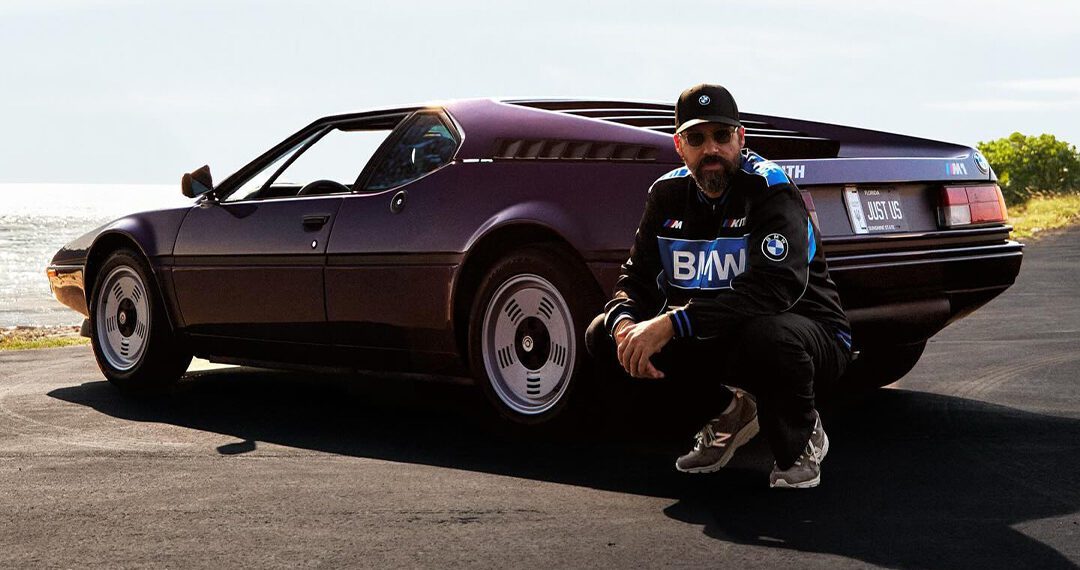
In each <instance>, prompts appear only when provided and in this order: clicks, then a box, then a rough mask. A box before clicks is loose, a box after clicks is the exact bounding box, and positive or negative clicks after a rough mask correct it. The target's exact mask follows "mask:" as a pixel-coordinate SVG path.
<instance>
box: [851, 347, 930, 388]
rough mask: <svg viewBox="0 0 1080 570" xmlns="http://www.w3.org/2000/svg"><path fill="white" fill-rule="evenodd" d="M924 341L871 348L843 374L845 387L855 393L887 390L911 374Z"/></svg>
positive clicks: (861, 352) (861, 354)
mask: <svg viewBox="0 0 1080 570" xmlns="http://www.w3.org/2000/svg"><path fill="white" fill-rule="evenodd" d="M925 348H926V341H922V342H917V343H915V344H898V345H892V346H874V347H870V348H867V349H865V350H862V351H860V352H859V357H858V358H856V359H855V360H854V361H853V362H852V363H851V364H850V365H849V366H848V369H847V372H845V373H844V382H843V383H844V384H846V385H848V386H851V387H853V388H856V389H875V388H882V387H884V386H888V385H889V384H892V383H893V382H896V381H897V380H899V379H901V378H903V377H904V375H905V374H907V373H908V372H911V369H912V368H914V367H915V365H916V364H917V363H918V362H919V358H920V357H921V356H922V353H923V349H925Z"/></svg>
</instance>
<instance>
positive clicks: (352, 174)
mask: <svg viewBox="0 0 1080 570" xmlns="http://www.w3.org/2000/svg"><path fill="white" fill-rule="evenodd" d="M742 122H743V124H744V125H746V128H747V146H748V147H750V148H751V149H753V150H755V151H756V152H758V153H759V154H761V155H762V156H765V157H766V158H769V159H771V160H773V161H775V162H776V163H777V164H778V165H779V166H780V167H781V168H783V169H784V170H785V171H786V173H787V174H788V176H789V177H790V178H791V179H792V180H793V181H794V182H795V183H797V184H798V185H799V186H800V188H801V189H802V192H803V197H804V199H805V202H806V205H807V207H808V209H809V210H810V211H811V215H812V217H813V218H814V220H815V223H816V224H817V227H818V229H819V232H820V234H821V235H822V236H823V244H824V248H825V251H826V254H827V256H828V260H829V266H830V270H831V275H832V278H833V280H834V281H835V282H836V284H837V286H838V288H839V291H840V294H841V298H842V301H843V304H844V307H845V309H846V311H847V313H848V316H849V318H850V320H851V323H852V325H853V333H854V334H853V336H854V347H855V349H857V350H858V351H859V356H858V359H857V360H856V362H855V364H853V365H852V367H851V370H850V371H849V373H848V375H847V377H846V381H848V382H849V383H851V384H861V385H885V384H888V383H890V382H893V381H895V380H897V379H898V378H900V377H901V376H903V375H904V374H905V373H907V371H908V370H910V369H911V368H912V366H914V365H915V363H916V362H917V361H918V359H919V356H920V355H921V354H922V350H923V347H924V346H925V344H926V340H927V339H928V338H929V337H931V336H932V335H934V334H935V333H936V332H937V331H939V330H941V329H942V328H943V327H945V326H946V325H947V324H949V323H950V322H953V321H955V320H957V319H960V318H962V317H963V316H965V315H967V314H969V313H971V312H972V311H973V310H975V309H976V308H978V307H979V306H981V305H983V304H984V303H986V302H987V301H989V300H991V299H992V298H994V297H995V296H996V295H998V294H1000V293H1001V292H1002V291H1004V290H1005V289H1006V288H1008V287H1009V286H1010V285H1011V284H1012V283H1013V281H1014V280H1015V278H1016V275H1017V273H1018V272H1019V269H1020V261H1021V256H1022V253H1021V248H1022V246H1021V245H1020V244H1018V243H1016V242H1014V241H1010V240H1009V239H1008V238H1009V231H1010V227H1009V226H1008V225H1007V224H1006V221H1007V216H1006V212H1005V205H1004V201H1003V200H1002V196H1001V192H1000V190H999V189H998V187H997V185H996V184H995V181H996V177H995V175H994V173H993V172H992V171H991V169H990V167H989V165H988V164H987V162H986V160H985V159H984V158H983V157H982V156H981V155H980V154H979V153H978V152H977V151H975V150H974V149H971V148H968V147H965V146H958V145H954V144H948V143H943V142H936V141H931V140H924V139H917V138H912V137H906V136H901V135H895V134H888V133H881V132H874V131H868V130H863V129H856V128H851V127H843V126H837V125H831V124H823V123H815V122H809V121H801V120H795V119H786V118H782V117H773V116H765V115H754V114H743V115H742ZM673 131H674V108H673V106H672V105H667V104H659V103H641V102H630V101H586V100H491V99H479V100H463V101H456V102H450V103H443V104H439V105H430V106H415V107H401V108H394V109H383V110H376V111H369V112H363V113H354V114H347V115H335V116H330V117H325V118H322V119H319V120H317V121H315V122H314V123H312V124H310V125H308V126H307V127H305V128H303V129H301V130H300V131H299V132H297V133H296V134H294V135H292V136H290V137H289V138H287V139H285V140H284V141H283V142H281V143H280V144H278V145H276V146H274V147H273V148H271V149H270V150H269V151H267V152H266V153H264V154H263V155H261V156H259V157H258V158H256V159H255V160H253V161H252V162H251V163H250V164H248V165H247V166H244V167H243V168H241V169H240V170H239V171H237V172H236V173H234V174H233V175H231V176H229V177H228V178H226V179H225V180H224V181H221V182H219V183H217V184H216V185H215V184H214V183H213V182H212V180H211V176H210V171H209V169H208V168H206V167H203V168H201V169H199V170H196V171H195V172H193V173H191V174H188V175H185V176H184V179H183V184H182V187H183V192H184V194H185V195H187V196H189V197H191V198H193V201H194V203H193V204H192V205H191V206H188V207H185V208H177V209H170V210H160V211H153V212H144V213H140V214H134V215H131V216H127V217H124V218H121V219H119V220H116V221H114V222H112V223H110V224H107V225H105V226H103V227H101V228H98V229H96V230H93V231H92V232H90V233H88V234H86V235H84V236H82V237H80V238H78V239H76V240H75V241H73V242H71V243H70V244H68V245H67V246H65V247H64V248H63V249H61V250H60V251H59V252H58V253H57V254H56V256H55V257H54V258H53V260H52V264H51V265H50V266H49V268H48V275H49V278H50V281H51V284H52V289H53V293H54V295H55V296H56V298H57V299H59V300H60V301H61V302H62V303H64V304H65V305H67V306H69V307H71V308H73V309H75V310H77V311H79V312H80V313H82V314H83V315H85V316H86V317H88V318H87V320H86V321H85V322H84V334H86V335H88V336H89V337H90V338H91V339H92V342H93V349H94V354H95V356H96V358H97V361H98V364H99V365H100V367H101V370H102V372H103V373H104V375H105V377H106V378H108V379H109V381H111V382H112V383H114V384H115V385H117V386H119V387H120V388H122V389H125V390H130V391H147V390H159V389H162V388H165V387H167V386H168V385H170V384H172V383H173V382H175V381H176V380H177V379H178V378H179V377H180V376H181V375H182V374H183V373H184V371H185V369H186V368H187V366H188V364H189V362H190V360H191V358H192V356H193V355H197V356H200V357H203V358H207V359H209V360H212V361H216V362H225V363H237V364H251V365H258V366H268V367H283V368H290V367H315V368H320V369H338V370H341V369H346V370H360V369H366V370H401V371H416V372H426V373H434V374H441V375H451V376H463V377H471V378H474V379H475V380H476V382H477V384H478V385H479V386H480V387H481V388H482V389H483V391H484V392H485V393H486V395H487V396H488V398H489V399H490V401H491V403H492V404H493V405H494V407H495V408H496V409H497V410H498V411H499V412H500V413H501V414H502V415H503V416H504V417H505V418H508V419H510V420H511V421H514V422H518V423H523V424H541V423H546V422H549V421H552V420H555V419H557V418H560V417H561V416H565V415H566V413H565V412H566V411H567V410H568V409H569V408H570V407H571V406H570V404H571V402H573V401H575V398H579V397H580V396H581V394H582V393H583V390H584V389H585V388H588V387H589V385H590V384H591V383H594V382H595V381H596V379H595V378H593V377H592V376H593V375H591V374H590V373H589V371H588V366H587V360H586V354H585V350H584V346H583V340H584V329H585V327H586V326H587V325H588V323H589V322H590V320H591V319H592V317H593V316H594V315H596V314H598V313H599V311H600V309H601V307H602V305H603V302H604V301H605V300H606V297H607V295H608V293H609V292H610V291H611V288H612V285H613V284H614V282H615V279H616V277H617V276H618V274H619V266H620V264H621V263H622V262H623V261H624V260H625V259H626V257H627V253H628V251H629V248H630V244H631V243H632V240H633V235H634V230H635V228H636V227H637V223H638V220H639V218H640V216H641V213H642V210H643V207H644V204H645V196H646V190H647V189H648V187H649V185H650V184H651V183H652V182H653V181H654V180H655V179H657V178H658V177H660V176H662V175H663V174H665V173H667V172H669V171H671V170H673V169H676V168H679V167H681V166H682V164H681V161H680V160H679V157H678V156H677V155H676V153H675V150H674V148H673V144H672V136H671V134H672V132H673ZM849 385H850V384H849ZM583 387H584V388H583Z"/></svg>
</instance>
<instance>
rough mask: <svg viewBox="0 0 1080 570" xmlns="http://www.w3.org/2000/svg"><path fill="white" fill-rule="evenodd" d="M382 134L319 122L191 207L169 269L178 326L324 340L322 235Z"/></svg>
mask: <svg viewBox="0 0 1080 570" xmlns="http://www.w3.org/2000/svg"><path fill="white" fill-rule="evenodd" d="M388 133H389V129H387V128H385V127H381V128H377V129H370V130H364V129H362V128H349V129H346V128H341V127H340V126H330V127H327V128H325V129H322V130H320V131H318V132H316V133H314V134H312V135H311V136H310V137H308V138H307V139H306V140H304V141H302V142H301V143H299V144H298V145H295V146H294V147H293V148H291V149H289V150H288V151H286V152H284V153H282V154H281V155H280V156H278V157H272V159H271V160H270V161H269V164H267V165H266V167H264V168H262V169H261V170H260V171H259V173H258V174H255V175H253V176H252V177H251V179H250V180H249V181H248V182H246V183H244V184H241V185H237V187H236V189H235V190H233V191H231V192H229V193H228V195H225V196H222V197H220V199H218V200H204V201H203V202H202V203H201V204H200V205H198V206H197V207H195V208H192V210H191V212H190V213H189V214H188V216H187V217H186V218H185V220H184V222H183V224H182V225H181V228H180V232H179V235H178V236H177V240H176V248H175V250H174V268H173V281H174V286H175V288H176V296H177V302H178V304H179V306H180V310H181V313H182V315H183V319H184V322H185V325H186V327H187V331H188V332H189V333H190V334H195V335H210V336H218V337H231V338H238V339H249V340H256V341H284V342H292V343H307V344H328V343H329V336H328V333H327V331H326V327H325V324H326V305H325V295H324V286H325V285H324V279H323V271H324V267H325V255H326V247H327V243H328V238H329V236H330V232H331V229H332V227H333V226H334V223H335V221H336V219H337V216H338V211H339V209H340V208H341V204H342V201H343V196H345V195H348V194H349V193H350V192H351V191H352V187H351V186H352V184H354V182H355V180H356V178H357V176H358V174H359V173H360V172H361V170H362V169H363V167H364V165H365V164H366V162H367V159H368V157H370V156H371V155H372V154H374V152H375V150H376V149H377V148H378V146H379V145H380V144H381V143H382V142H383V141H384V140H385V138H386V136H387V135H388Z"/></svg>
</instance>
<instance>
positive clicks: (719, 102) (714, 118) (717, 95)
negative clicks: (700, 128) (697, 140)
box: [675, 83, 742, 134]
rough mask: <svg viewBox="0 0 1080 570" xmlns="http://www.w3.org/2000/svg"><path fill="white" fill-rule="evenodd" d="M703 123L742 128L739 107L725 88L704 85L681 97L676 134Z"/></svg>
mask: <svg viewBox="0 0 1080 570" xmlns="http://www.w3.org/2000/svg"><path fill="white" fill-rule="evenodd" d="M701 123H723V124H725V125H731V126H733V127H741V126H742V123H740V122H739V106H738V105H736V104H735V98H734V97H732V96H731V93H730V92H729V91H728V90H727V89H726V88H725V87H724V86H722V85H709V84H707V83H702V84H701V85H695V86H693V87H691V88H689V89H687V90H686V91H683V92H682V95H679V102H678V103H676V104H675V133H676V134H678V133H681V132H683V131H684V130H686V129H688V128H690V127H692V126H694V125H699V124H701Z"/></svg>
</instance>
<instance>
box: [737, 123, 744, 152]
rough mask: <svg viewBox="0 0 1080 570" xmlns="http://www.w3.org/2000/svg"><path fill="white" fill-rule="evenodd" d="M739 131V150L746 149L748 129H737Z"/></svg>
mask: <svg viewBox="0 0 1080 570" xmlns="http://www.w3.org/2000/svg"><path fill="white" fill-rule="evenodd" d="M736 130H737V131H739V148H745V147H746V127H739V128H738V129H736Z"/></svg>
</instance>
